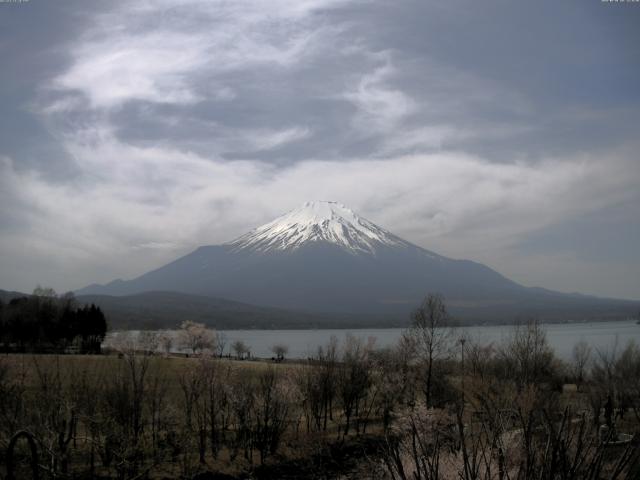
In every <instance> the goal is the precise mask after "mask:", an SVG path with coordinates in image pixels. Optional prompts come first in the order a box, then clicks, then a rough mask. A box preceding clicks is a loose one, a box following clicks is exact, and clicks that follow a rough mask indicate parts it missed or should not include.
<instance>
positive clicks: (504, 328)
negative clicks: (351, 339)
mask: <svg viewBox="0 0 640 480" xmlns="http://www.w3.org/2000/svg"><path fill="white" fill-rule="evenodd" d="M543 328H544V330H545V331H546V332H547V340H548V341H549V344H550V345H551V347H552V348H553V349H554V350H555V352H556V355H558V356H559V357H560V358H562V359H565V360H570V359H571V352H572V350H573V346H574V345H575V344H576V343H577V342H579V341H581V340H584V341H586V342H587V343H589V344H590V345H591V346H592V347H593V348H594V349H598V350H600V351H605V350H611V349H613V348H618V349H622V348H624V347H625V346H626V344H627V342H628V341H630V340H634V341H635V342H636V343H638V344H640V325H638V324H636V323H635V321H634V320H626V321H618V322H589V323H562V324H545V325H543ZM456 330H457V332H456V333H455V335H457V336H461V335H463V334H464V335H465V336H466V337H467V338H470V339H472V340H474V341H477V342H479V343H482V344H485V345H487V344H490V343H493V344H499V343H501V342H503V341H505V340H507V339H509V338H510V336H511V335H512V334H513V332H514V326H512V325H500V326H470V327H459V328H457V329H456ZM403 331H404V329H401V328H371V329H366V328H363V329H350V330H343V329H327V330H324V329H323V330H220V331H219V333H224V335H225V337H226V341H227V350H226V351H225V353H229V350H230V345H231V343H233V342H234V341H236V340H242V341H243V342H244V343H245V344H246V345H248V346H249V347H250V349H251V354H252V355H253V356H255V357H260V358H271V357H272V356H273V353H272V352H271V347H272V346H273V345H275V344H282V345H286V346H287V347H288V348H289V353H288V355H287V357H288V358H307V357H308V356H310V355H312V354H314V353H315V352H316V351H317V349H318V347H319V346H324V345H326V344H327V343H328V342H329V340H330V338H331V337H332V336H336V337H337V338H338V340H339V341H341V342H342V341H343V340H344V338H345V336H346V335H347V334H351V335H354V336H356V337H360V338H363V339H365V340H366V339H368V338H369V337H374V338H375V339H376V342H375V345H376V346H377V347H381V348H382V347H387V346H391V345H393V344H395V343H396V342H397V341H398V339H399V338H400V336H401V335H402V332H403ZM130 333H131V334H132V335H134V336H135V335H137V334H138V333H139V332H137V331H132V332H130ZM167 333H170V334H171V335H172V336H174V337H175V338H176V341H175V342H174V345H175V348H174V350H175V351H176V352H180V351H182V350H181V348H180V346H179V345H178V344H177V343H178V341H177V338H178V332H177V331H176V330H170V331H167ZM117 335H119V332H114V333H111V334H109V335H108V336H107V338H106V339H105V343H104V345H105V346H110V345H112V344H113V341H114V339H115V337H117Z"/></svg>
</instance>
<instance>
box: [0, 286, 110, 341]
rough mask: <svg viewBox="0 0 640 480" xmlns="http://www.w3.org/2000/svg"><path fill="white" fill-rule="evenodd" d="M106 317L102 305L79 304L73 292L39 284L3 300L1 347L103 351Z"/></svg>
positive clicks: (0, 319)
mask: <svg viewBox="0 0 640 480" xmlns="http://www.w3.org/2000/svg"><path fill="white" fill-rule="evenodd" d="M106 333H107V321H106V319H105V316H104V314H103V313H102V311H101V310H100V307H97V306H95V305H94V304H91V305H78V302H77V301H76V299H75V297H74V295H73V293H66V294H64V295H60V296H59V295H57V294H56V292H55V291H54V290H52V289H50V288H46V289H45V288H40V287H38V288H36V289H35V290H34V292H33V294H32V295H29V296H23V297H17V298H13V299H11V300H9V301H8V303H6V304H5V303H4V302H2V300H0V348H2V349H3V350H4V351H18V352H26V351H30V352H65V351H66V352H77V353H100V345H101V343H102V341H103V340H104V337H105V335H106Z"/></svg>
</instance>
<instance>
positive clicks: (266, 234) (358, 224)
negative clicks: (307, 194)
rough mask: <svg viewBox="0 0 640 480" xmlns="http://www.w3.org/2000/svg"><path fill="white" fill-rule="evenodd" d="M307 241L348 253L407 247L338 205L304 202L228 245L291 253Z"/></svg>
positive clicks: (372, 252) (237, 248) (260, 250)
mask: <svg viewBox="0 0 640 480" xmlns="http://www.w3.org/2000/svg"><path fill="white" fill-rule="evenodd" d="M311 242H327V243H331V244H335V245H338V246H340V247H343V248H344V249H346V250H348V251H349V252H352V253H369V254H374V255H375V253H376V249H377V248H379V247H381V246H386V247H408V246H410V244H409V243H408V242H405V241H404V240H402V239H401V238H399V237H396V236H395V235H393V234H392V233H390V232H388V231H386V230H384V229H383V228H381V227H378V226H377V225H375V224H374V223H372V222H370V221H369V220H366V219H364V218H362V217H360V216H359V215H357V214H356V213H354V212H353V210H351V209H349V208H347V207H345V206H344V205H342V204H341V203H338V202H330V201H315V202H306V203H305V204H304V205H302V206H301V207H300V208H296V209H295V210H292V211H290V212H288V213H286V214H284V215H282V216H281V217H278V218H276V219H275V220H274V221H272V222H269V223H267V224H265V225H262V226H260V227H258V228H256V229H254V230H252V231H250V232H249V233H247V234H245V235H243V236H241V237H239V238H237V239H236V240H233V241H232V242H230V243H229V245H231V246H232V247H233V251H242V250H251V251H257V252H269V251H278V250H294V249H297V248H300V247H301V246H303V245H305V244H308V243H311Z"/></svg>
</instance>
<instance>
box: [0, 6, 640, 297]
mask: <svg viewBox="0 0 640 480" xmlns="http://www.w3.org/2000/svg"><path fill="white" fill-rule="evenodd" d="M635 7H636V5H633V4H627V5H625V4H620V5H618V4H610V3H602V2H598V1H593V2H578V1H575V2H551V1H544V2H527V3H521V2H517V3H516V2H507V1H497V0H496V1H491V2H482V3H477V2H476V3H469V2H459V1H451V2H437V3H436V2H423V1H403V2H382V1H358V0H354V1H349V0H304V1H297V2H289V1H284V0H277V1H273V2H269V7H268V8H266V7H265V3H264V2H261V1H258V0H238V1H234V2H209V1H199V0H191V1H188V2H174V1H171V0H146V1H140V2H133V3H132V2H118V3H111V2H104V3H102V4H100V6H97V5H93V4H91V5H90V4H89V3H87V2H72V1H64V2H55V3H53V2H46V3H45V2H39V1H36V0H32V1H31V2H27V3H24V4H0V27H1V30H0V31H1V32H2V33H0V55H1V58H2V61H3V69H2V72H1V73H0V75H1V76H2V77H1V78H2V86H3V88H2V91H0V100H1V101H2V103H1V105H2V106H1V107H0V108H1V115H0V174H1V176H0V187H2V188H1V189H0V201H1V202H2V205H3V207H2V208H0V221H2V222H3V228H2V233H1V235H0V249H1V251H2V252H3V256H2V258H3V260H2V261H1V262H2V263H0V267H1V268H0V272H1V273H0V288H2V287H5V288H23V289H28V288H29V287H30V286H31V285H33V284H35V283H38V282H40V283H51V284H53V285H54V286H56V287H58V288H70V287H78V286H81V285H83V284H86V283H91V282H93V281H105V280H109V279H111V278H112V277H115V276H125V277H126V276H131V275H135V274H138V273H141V272H143V271H144V270H145V269H149V268H151V267H154V266H157V265H158V264H159V263H161V262H162V261H166V260H169V259H172V258H174V257H175V256H176V255H178V254H180V253H184V252H186V251H188V250H189V249H191V248H194V247H195V246H197V245H200V244H207V243H217V242H222V241H226V240H229V239H231V238H232V237H233V236H235V235H238V234H240V233H243V232H244V231H245V230H246V229H248V228H251V227H253V226H256V225H257V224H258V223H261V222H264V221H266V220H269V219H271V217H273V216H275V215H277V214H279V213H282V211H284V210H287V209H289V208H292V207H294V206H296V205H297V204H298V203H301V202H302V201H304V200H307V199H313V198H334V199H337V200H340V201H342V202H344V203H347V204H349V205H350V206H352V207H353V208H354V209H355V210H358V211H360V212H361V213H362V214H364V215H365V216H367V217H369V218H370V219H371V220H373V221H376V222H378V223H380V224H382V225H384V226H386V227H387V228H389V229H390V230H392V231H394V232H396V233H397V234H400V235H402V236H405V237H407V238H408V239H409V240H411V241H413V242H415V243H418V244H421V245H424V246H426V247H428V248H431V249H433V250H436V251H439V252H441V253H443V254H447V255H450V256H454V257H457V258H472V259H476V260H480V261H485V262H487V263H489V264H490V265H492V266H494V267H497V268H498V269H499V270H500V271H501V272H503V273H505V274H507V275H508V276H511V277H513V278H514V279H515V280H521V281H524V282H526V283H527V284H543V285H544V286H546V287H549V288H558V289H561V290H570V291H573V290H577V289H580V288H583V289H584V290H585V291H586V292H587V293H599V294H606V295H620V296H626V297H640V282H639V281H638V278H637V275H635V274H634V273H633V271H632V269H631V268H630V266H634V267H638V268H637V269H636V270H635V271H638V270H640V259H639V258H638V253H637V251H636V250H635V249H633V248H631V245H632V244H633V243H634V242H633V241H631V240H630V238H634V237H635V236H636V235H637V232H636V230H634V229H629V228H625V225H629V224H631V223H632V222H634V221H637V218H636V217H637V215H636V216H634V213H633V212H634V211H637V209H636V210H634V208H633V207H634V206H635V205H637V203H638V197H637V194H636V193H635V192H636V185H637V182H638V180H640V168H639V166H638V160H637V151H638V143H637V140H636V138H635V137H636V135H637V133H636V131H637V125H638V123H639V121H640V113H639V112H640V108H639V107H640V93H639V92H638V88H637V85H638V84H639V83H640V82H638V80H639V79H640V47H638V45H640V28H637V27H638V26H639V25H640V8H635ZM621 205H624V208H622V207H621ZM612 212H616V215H613V214H612ZM606 231H615V232H617V233H616V234H615V235H611V236H609V237H606V236H605V235H604V234H603V233H602V232H606ZM589 232H591V233H592V234H593V240H592V241H591V243H590V244H588V245H586V244H584V245H583V244H581V242H580V241H579V240H580V238H583V237H584V236H585V235H587V234H588V233H589ZM597 239H601V240H602V242H601V243H602V244H604V243H607V244H612V248H611V249H607V248H596V246H597V245H600V244H601V243H599V241H598V240H597ZM570 240H571V241H570ZM572 242H573V243H575V246H574V247H571V246H570V244H571V243H572ZM589 245H591V246H589ZM613 250H615V252H616V253H613ZM26 256H28V257H29V258H28V261H27V260H25V258H26ZM625 256H626V258H627V262H626V263H625V265H622V264H621V262H620V257H625ZM594 257H598V258H597V268H596V267H594V265H595V264H594ZM62 268H64V269H66V271H69V272H70V273H69V274H68V275H66V276H65V280H60V277H59V272H60V269H62ZM560 268H561V270H560ZM595 271H601V272H607V274H606V275H604V274H603V275H602V276H598V275H596V276H595V278H594V279H593V280H590V281H589V282H585V281H583V279H584V278H586V276H587V273H588V272H595ZM549 272H553V274H552V275H551V274H550V273H549Z"/></svg>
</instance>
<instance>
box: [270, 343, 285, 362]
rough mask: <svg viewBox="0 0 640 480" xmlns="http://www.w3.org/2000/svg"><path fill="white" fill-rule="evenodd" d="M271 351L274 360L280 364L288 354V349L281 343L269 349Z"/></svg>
mask: <svg viewBox="0 0 640 480" xmlns="http://www.w3.org/2000/svg"><path fill="white" fill-rule="evenodd" d="M271 351H272V352H273V353H274V355H275V356H276V360H277V361H279V362H281V361H282V360H284V357H285V356H286V355H287V353H289V347H288V346H286V345H284V344H282V343H277V344H275V345H273V346H272V347H271Z"/></svg>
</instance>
